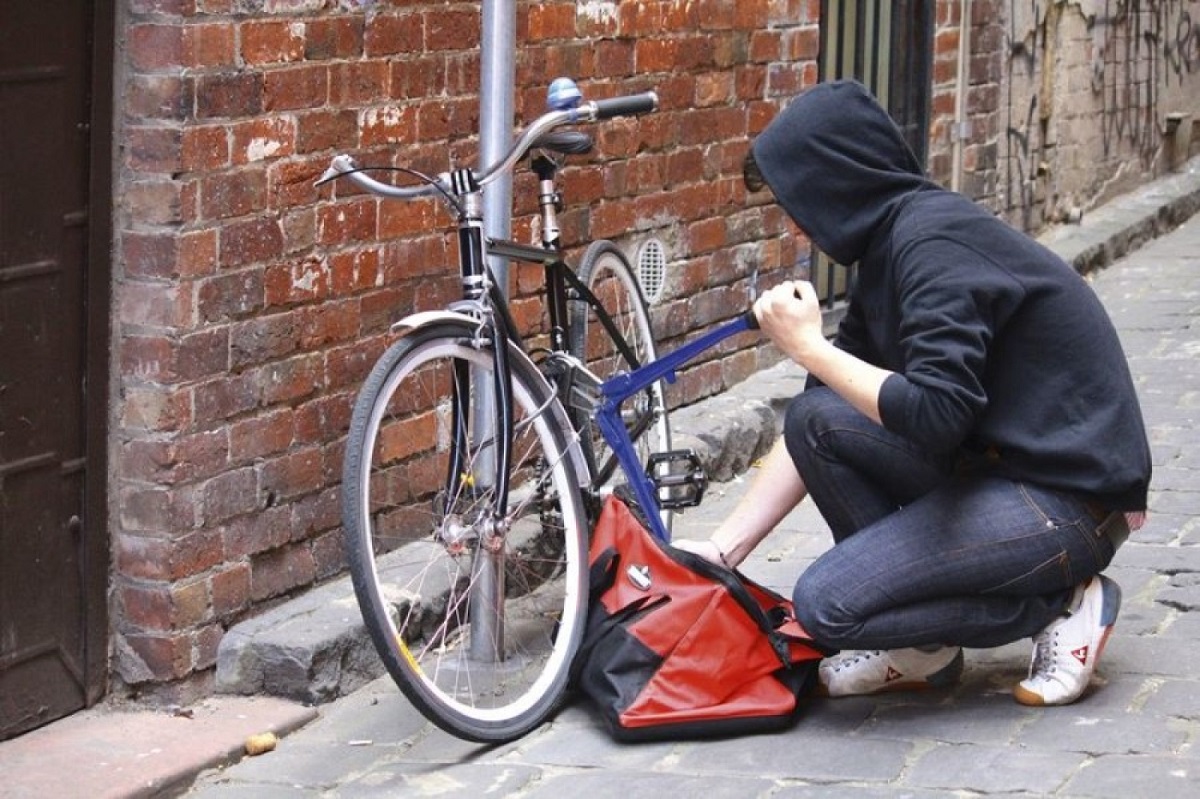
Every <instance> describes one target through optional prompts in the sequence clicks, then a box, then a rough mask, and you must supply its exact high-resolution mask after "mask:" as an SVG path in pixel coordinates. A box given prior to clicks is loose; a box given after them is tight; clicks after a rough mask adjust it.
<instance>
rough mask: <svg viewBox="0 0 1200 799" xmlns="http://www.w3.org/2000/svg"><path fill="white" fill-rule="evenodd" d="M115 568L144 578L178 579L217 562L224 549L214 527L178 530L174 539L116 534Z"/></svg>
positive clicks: (122, 572) (220, 558) (123, 572)
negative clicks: (180, 531)
mask: <svg viewBox="0 0 1200 799" xmlns="http://www.w3.org/2000/svg"><path fill="white" fill-rule="evenodd" d="M115 541H116V558H115V561H116V566H117V571H118V572H119V573H120V574H122V575H125V576H128V577H132V578H138V579H147V580H177V579H180V578H182V577H185V576H189V575H194V574H200V573H201V572H204V571H206V570H207V569H210V568H212V567H213V566H215V565H216V564H217V563H220V562H221V560H222V557H223V548H222V545H221V537H220V535H219V534H218V533H217V532H215V531H213V530H197V531H195V532H190V533H180V534H178V535H175V536H174V537H173V538H170V539H168V538H162V537H148V536H135V535H128V534H124V533H122V534H118V535H117V536H115Z"/></svg>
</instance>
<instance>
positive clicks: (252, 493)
mask: <svg viewBox="0 0 1200 799" xmlns="http://www.w3.org/2000/svg"><path fill="white" fill-rule="evenodd" d="M200 501H201V518H202V520H203V522H204V523H205V524H220V523H221V522H224V521H228V520H229V519H231V518H233V517H235V516H239V515H241V514H243V513H250V512H251V511H254V510H258V509H259V507H260V501H259V492H258V475H257V474H256V473H255V470H254V469H252V468H245V467H243V468H240V469H234V470H233V471H229V472H225V473H223V474H219V475H217V476H216V477H214V478H213V479H211V480H209V481H208V482H207V483H206V484H205V485H204V488H203V489H202V490H201V496H200Z"/></svg>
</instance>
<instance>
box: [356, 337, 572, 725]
mask: <svg viewBox="0 0 1200 799" xmlns="http://www.w3.org/2000/svg"><path fill="white" fill-rule="evenodd" d="M509 363H510V366H511V371H512V390H513V417H514V418H513V433H512V446H511V449H510V452H511V461H512V463H511V465H510V469H509V475H510V477H509V483H510V487H509V496H508V501H507V503H506V506H505V507H503V508H500V507H497V498H496V493H495V491H494V490H493V487H494V485H495V480H494V474H495V467H496V455H495V453H496V447H495V446H494V445H495V441H496V438H495V436H494V435H493V433H492V432H491V428H492V427H493V426H494V424H493V422H494V419H495V416H496V414H495V413H494V411H493V410H492V408H491V406H490V405H489V404H487V403H486V402H481V394H480V390H481V388H483V387H487V389H490V388H491V387H492V386H493V385H494V383H493V374H494V368H495V367H494V359H493V353H492V352H491V350H490V348H489V347H488V346H487V345H486V344H481V343H480V341H479V338H478V336H477V335H476V331H475V329H474V327H472V326H471V325H470V324H465V323H463V324H459V323H455V322H447V323H443V324H438V325H433V326H431V327H428V328H424V329H420V330H418V331H416V332H414V333H412V334H410V335H409V336H406V337H405V338H404V339H403V340H401V341H400V342H398V343H396V344H394V345H393V346H392V347H391V348H389V349H388V350H387V351H386V352H385V353H384V355H383V356H382V357H381V358H380V360H379V362H378V363H377V364H376V365H375V368H374V369H373V370H372V371H371V374H370V375H369V377H368V378H367V381H366V383H365V384H364V386H363V388H362V390H361V392H360V394H359V397H358V400H357V402H356V404H355V408H354V414H353V417H352V419H351V424H350V434H349V437H348V439H347V442H346V459H345V466H344V474H343V478H344V482H343V488H342V490H343V495H342V502H343V523H344V526H345V533H346V544H347V546H346V554H347V558H348V561H349V565H350V573H351V577H352V579H353V582H354V590H355V594H356V596H357V598H358V603H359V607H360V609H361V610H362V613H363V619H364V621H365V623H366V627H367V630H368V632H369V633H370V635H371V638H372V640H373V642H374V644H375V647H376V649H377V650H378V651H379V654H380V656H381V658H382V660H383V662H384V664H385V665H386V667H387V669H388V672H389V673H390V674H391V676H392V677H393V679H394V680H395V681H396V684H397V685H398V686H399V687H400V689H401V690H402V691H403V692H404V694H405V695H406V696H407V697H408V698H409V700H411V701H412V703H413V704H414V705H415V706H416V707H417V708H418V709H419V710H420V711H421V712H422V713H424V714H425V716H426V717H427V718H429V719H430V720H431V721H433V722H435V723H436V724H438V725H439V726H440V727H442V728H443V729H445V730H447V731H448V732H450V733H452V734H454V735H458V736H460V737H462V738H466V739H468V740H472V741H480V742H498V741H506V740H511V739H513V738H517V737H519V736H521V735H523V734H525V733H526V732H528V731H529V730H531V729H533V728H534V727H535V726H537V725H538V724H540V723H541V722H542V721H543V720H545V719H546V718H547V717H548V716H549V715H550V713H551V712H553V711H554V710H555V709H556V707H557V705H558V703H559V701H560V700H561V698H562V696H563V693H564V690H565V688H566V684H567V677H568V672H569V667H570V663H571V659H572V657H573V655H574V653H575V650H576V649H577V647H578V644H579V640H580V637H581V635H582V631H583V625H584V621H585V617H586V612H587V585H586V581H587V563H586V558H587V552H586V533H587V520H586V514H585V509H584V507H583V501H582V496H581V492H580V488H579V482H578V479H577V477H576V469H575V468H574V465H573V461H572V460H571V458H570V453H569V452H568V446H569V444H568V439H567V438H566V437H565V435H564V427H565V426H566V425H567V424H568V423H567V420H566V417H565V414H564V413H563V411H562V409H561V406H560V405H559V404H558V403H557V400H556V399H555V397H554V396H553V393H552V391H551V390H550V388H549V386H548V385H547V384H546V383H545V381H544V379H542V378H541V376H540V375H539V374H538V373H537V371H536V369H535V368H534V367H533V365H532V364H531V363H530V361H529V360H528V359H527V358H526V357H524V356H523V355H522V354H521V353H520V352H519V351H518V350H517V349H516V348H515V347H514V348H512V350H511V352H510V357H509Z"/></svg>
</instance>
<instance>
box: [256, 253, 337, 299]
mask: <svg viewBox="0 0 1200 799" xmlns="http://www.w3.org/2000/svg"><path fill="white" fill-rule="evenodd" d="M264 286H265V290H266V303H267V307H268V308H279V307H284V306H289V305H296V304H299V303H305V302H312V301H315V300H321V299H324V298H326V297H328V296H329V269H328V268H327V267H326V265H325V264H324V262H322V261H321V260H320V259H318V258H316V257H315V256H313V257H309V258H306V259H304V260H303V261H301V262H300V263H295V264H293V263H282V264H276V265H274V266H271V267H268V269H267V272H266V276H265V282H264Z"/></svg>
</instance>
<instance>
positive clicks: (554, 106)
mask: <svg viewBox="0 0 1200 799" xmlns="http://www.w3.org/2000/svg"><path fill="white" fill-rule="evenodd" d="M581 102H583V92H581V91H579V87H578V86H576V85H575V81H573V80H571V79H570V78H555V79H554V80H552V81H551V82H550V88H549V89H547V90H546V107H547V108H549V109H550V110H551V111H569V110H571V109H572V108H578V107H579V104H580V103H581Z"/></svg>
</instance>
